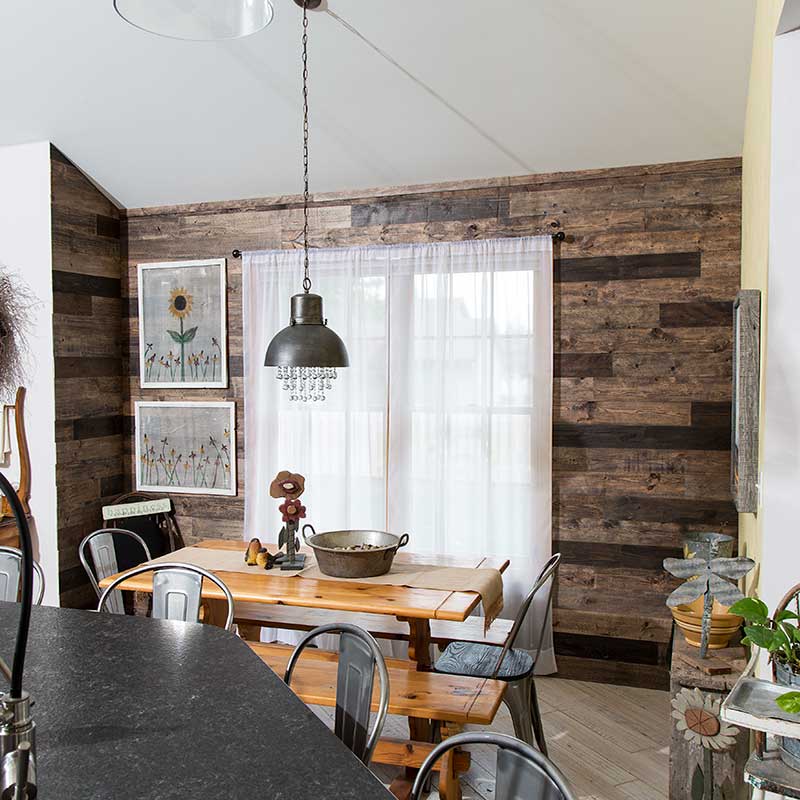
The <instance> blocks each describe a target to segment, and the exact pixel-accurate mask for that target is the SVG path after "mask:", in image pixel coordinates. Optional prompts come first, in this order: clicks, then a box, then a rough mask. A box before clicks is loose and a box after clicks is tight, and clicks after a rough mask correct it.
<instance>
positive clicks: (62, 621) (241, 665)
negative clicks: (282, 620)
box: [0, 603, 391, 800]
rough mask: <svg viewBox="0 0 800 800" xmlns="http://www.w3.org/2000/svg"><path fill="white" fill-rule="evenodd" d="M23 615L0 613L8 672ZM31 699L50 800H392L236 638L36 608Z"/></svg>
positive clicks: (3, 606)
mask: <svg viewBox="0 0 800 800" xmlns="http://www.w3.org/2000/svg"><path fill="white" fill-rule="evenodd" d="M18 613H19V607H18V606H17V605H14V604H9V603H0V653H2V655H3V656H4V657H5V658H6V659H7V660H10V659H11V655H12V650H13V646H14V641H15V638H16V625H17V619H18ZM0 681H2V677H1V676H0ZM24 688H25V689H26V690H27V691H28V692H30V694H31V696H32V698H33V699H34V701H35V706H34V709H33V717H34V720H35V722H36V737H37V772H38V781H39V796H40V797H41V798H42V800H56V799H58V800H60V799H61V798H64V799H65V800H66V798H75V800H179V799H180V800H189V799H191V800H206V798H207V799H208V800H211V799H212V798H213V800H219V798H242V800H259V799H260V798H263V800H306V798H309V800H312V799H313V800H321V798H327V797H334V798H336V799H337V800H373V798H374V800H387V799H388V798H391V795H390V794H389V793H388V792H387V791H386V789H384V788H383V786H382V785H381V784H380V782H379V781H378V780H377V779H376V778H375V777H374V776H373V775H372V773H371V772H370V771H369V770H368V769H367V768H366V767H364V766H363V765H362V764H361V762H359V761H358V759H356V758H355V756H353V754H352V753H351V752H350V751H349V750H348V749H347V748H346V747H345V746H344V745H343V744H342V743H341V742H340V741H339V740H338V739H337V738H336V737H335V736H334V735H333V733H331V732H330V731H329V730H328V729H327V728H326V727H325V725H324V724H323V723H322V722H321V721H320V720H319V719H317V717H316V716H315V715H314V714H313V713H312V712H311V711H310V710H309V709H308V708H306V706H305V705H304V704H303V703H302V702H301V701H300V700H298V699H297V698H296V697H295V695H294V694H293V693H292V692H291V691H290V690H289V689H288V688H287V687H286V686H285V685H284V684H283V682H282V681H281V680H280V679H279V678H278V677H277V676H276V675H275V674H274V673H273V672H272V671H271V670H270V669H269V668H268V667H266V666H265V665H264V664H263V663H262V662H261V661H260V660H259V659H258V657H257V656H256V655H255V654H254V653H253V652H252V651H251V650H250V648H249V647H247V645H246V644H245V643H244V642H243V641H242V640H241V639H238V638H237V637H236V636H234V635H233V634H230V633H226V632H225V631H223V630H222V629H220V628H216V627H213V626H211V625H200V624H192V623H182V622H169V621H164V620H154V619H147V618H143V617H127V616H117V615H113V614H96V613H93V612H90V611H75V610H72V609H58V608H45V607H35V608H34V609H33V619H32V621H31V635H30V642H29V645H28V656H27V662H26V666H25V680H24Z"/></svg>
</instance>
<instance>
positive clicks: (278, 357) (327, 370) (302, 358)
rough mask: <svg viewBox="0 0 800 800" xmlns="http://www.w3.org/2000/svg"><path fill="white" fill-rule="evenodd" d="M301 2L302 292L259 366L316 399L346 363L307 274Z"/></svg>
mask: <svg viewBox="0 0 800 800" xmlns="http://www.w3.org/2000/svg"><path fill="white" fill-rule="evenodd" d="M295 2H296V3H297V4H298V5H301V6H302V7H303V39H302V43H303V181H304V190H303V292H302V293H301V294H296V295H293V296H292V300H291V312H290V315H289V325H288V326H287V327H286V328H284V329H283V330H281V331H279V332H278V333H276V334H275V337H274V338H273V339H272V341H271V342H270V343H269V347H267V355H266V358H265V359H264V366H266V367H277V369H276V371H275V377H276V378H277V379H278V380H279V381H281V382H282V384H283V389H284V391H285V392H286V393H287V395H288V397H289V399H290V400H294V401H300V402H303V403H307V402H309V401H311V402H321V401H323V400H324V399H325V396H326V393H327V392H329V391H330V390H331V387H332V386H333V384H332V381H334V380H336V370H337V368H338V367H346V366H348V365H349V363H350V362H349V359H348V356H347V348H346V347H345V346H344V342H343V341H342V340H341V339H340V338H339V337H338V336H337V335H336V333H334V332H333V331H332V330H331V329H330V328H329V327H328V321H327V320H326V319H325V317H324V316H323V315H322V297H320V295H318V294H313V293H312V292H311V278H310V277H309V274H308V262H309V246H308V200H309V192H308V9H309V8H316V7H317V6H318V5H319V0H295Z"/></svg>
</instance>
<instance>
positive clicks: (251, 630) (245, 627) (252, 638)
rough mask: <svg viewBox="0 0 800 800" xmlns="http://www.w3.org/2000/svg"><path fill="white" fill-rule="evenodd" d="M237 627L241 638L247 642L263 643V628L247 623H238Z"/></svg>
mask: <svg viewBox="0 0 800 800" xmlns="http://www.w3.org/2000/svg"><path fill="white" fill-rule="evenodd" d="M236 627H237V629H238V630H239V636H240V637H241V638H242V639H244V640H245V641H246V642H260V641H261V626H260V625H252V624H248V623H246V622H237V623H236Z"/></svg>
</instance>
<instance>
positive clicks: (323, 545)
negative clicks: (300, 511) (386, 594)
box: [303, 525, 408, 578]
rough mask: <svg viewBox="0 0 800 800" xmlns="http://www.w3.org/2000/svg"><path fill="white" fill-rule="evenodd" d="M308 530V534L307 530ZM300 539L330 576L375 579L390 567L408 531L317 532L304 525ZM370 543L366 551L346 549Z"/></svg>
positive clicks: (405, 540) (404, 541)
mask: <svg viewBox="0 0 800 800" xmlns="http://www.w3.org/2000/svg"><path fill="white" fill-rule="evenodd" d="M308 528H310V529H311V534H312V535H311V536H308V535H306V529H308ZM303 538H304V539H305V541H306V544H307V545H308V546H309V547H310V548H311V549H312V550H313V551H314V556H315V557H316V559H317V564H318V565H319V571H320V572H322V573H323V574H324V575H330V576H331V577H332V578H374V577H375V576H376V575H385V574H386V573H387V572H388V571H389V570H390V569H391V567H392V562H393V561H394V556H395V553H396V552H397V551H398V550H399V549H400V548H401V547H404V546H405V545H407V544H408V534H407V533H404V534H403V535H402V536H395V535H394V534H393V533H387V532H386V531H325V532H324V533H317V532H316V531H315V530H314V527H313V525H303ZM365 544H368V545H372V548H371V549H369V550H346V549H343V548H347V547H353V546H358V545H365Z"/></svg>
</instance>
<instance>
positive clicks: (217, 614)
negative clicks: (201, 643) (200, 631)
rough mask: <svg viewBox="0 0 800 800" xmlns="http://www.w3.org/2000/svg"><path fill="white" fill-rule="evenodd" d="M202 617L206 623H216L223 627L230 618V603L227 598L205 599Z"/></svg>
mask: <svg viewBox="0 0 800 800" xmlns="http://www.w3.org/2000/svg"><path fill="white" fill-rule="evenodd" d="M201 612H202V614H201V617H202V621H203V622H204V623H205V624H206V625H216V626H217V627H218V628H222V627H224V625H225V620H226V619H227V618H228V604H227V602H226V601H225V600H209V599H205V600H203V602H202V604H201Z"/></svg>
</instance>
